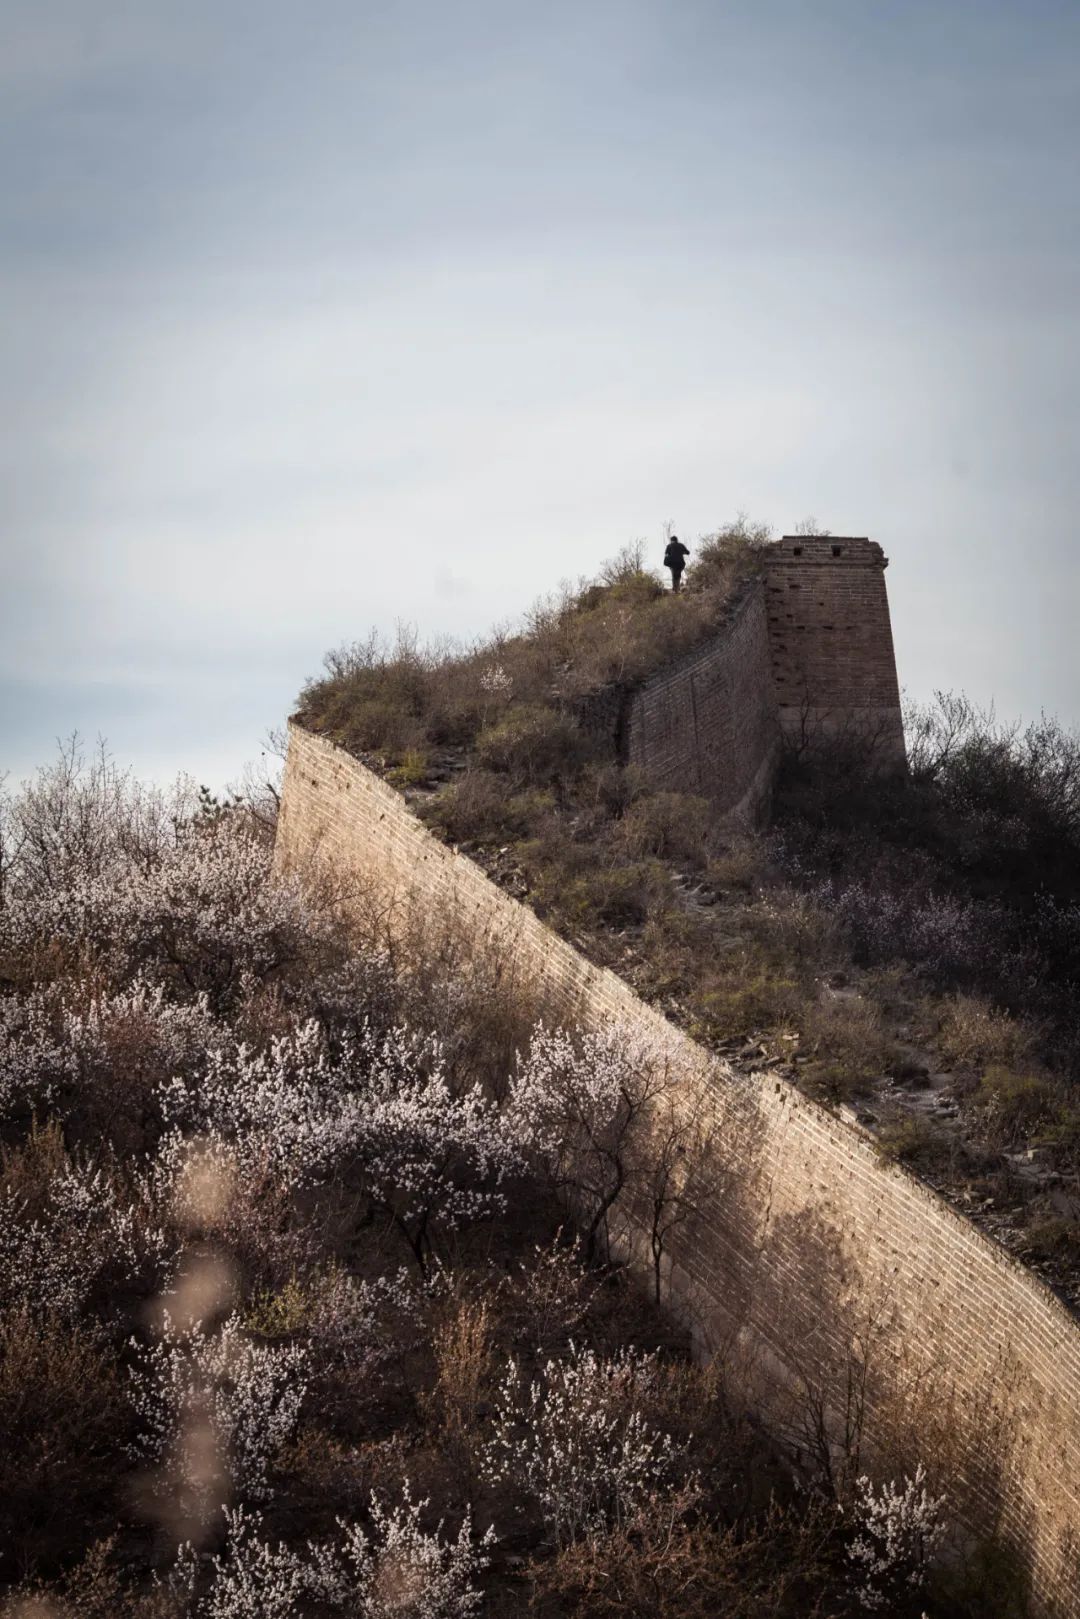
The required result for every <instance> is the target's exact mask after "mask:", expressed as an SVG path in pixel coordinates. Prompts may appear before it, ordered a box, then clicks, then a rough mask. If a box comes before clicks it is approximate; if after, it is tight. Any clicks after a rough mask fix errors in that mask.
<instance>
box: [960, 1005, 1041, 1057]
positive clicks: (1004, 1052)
mask: <svg viewBox="0 0 1080 1619" xmlns="http://www.w3.org/2000/svg"><path fill="white" fill-rule="evenodd" d="M938 1043H939V1045H940V1047H941V1051H942V1055H943V1056H945V1057H947V1058H948V1059H949V1060H950V1061H952V1062H955V1063H959V1064H961V1065H963V1066H964V1067H971V1068H975V1067H982V1066H983V1065H984V1064H987V1063H992V1064H995V1065H1002V1066H1004V1067H1014V1066H1015V1065H1016V1064H1017V1063H1019V1062H1023V1061H1024V1059H1025V1058H1026V1057H1030V1055H1031V1049H1032V1046H1033V1045H1034V1043H1035V1037H1034V1033H1033V1031H1032V1029H1031V1028H1030V1026H1028V1025H1026V1024H1024V1023H1022V1022H1019V1021H1018V1020H1017V1019H1016V1018H1012V1017H1010V1016H1009V1014H1008V1013H1007V1012H1002V1011H1000V1010H999V1009H998V1008H997V1007H996V1006H994V1005H992V1004H991V1002H990V1001H988V1000H986V999H985V997H984V996H981V995H954V996H952V997H950V998H949V999H948V1000H947V1001H946V1002H945V1005H944V1009H943V1012H942V1017H941V1025H940V1028H939V1031H938Z"/></svg>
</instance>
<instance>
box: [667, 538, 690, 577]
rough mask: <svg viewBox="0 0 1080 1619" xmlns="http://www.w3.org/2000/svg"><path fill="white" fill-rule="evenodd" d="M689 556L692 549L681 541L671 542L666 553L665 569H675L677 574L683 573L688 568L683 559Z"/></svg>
mask: <svg viewBox="0 0 1080 1619" xmlns="http://www.w3.org/2000/svg"><path fill="white" fill-rule="evenodd" d="M689 555H690V547H689V546H688V545H684V544H683V543H682V541H681V540H669V541H668V543H667V550H666V551H665V552H664V567H665V568H674V569H675V571H676V572H677V573H682V571H683V569H684V568H685V566H686V564H685V562H684V561H683V557H688V556H689Z"/></svg>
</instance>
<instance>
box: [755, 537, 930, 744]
mask: <svg viewBox="0 0 1080 1619" xmlns="http://www.w3.org/2000/svg"><path fill="white" fill-rule="evenodd" d="M887 566H888V559H887V558H886V556H885V554H884V552H883V551H882V549H881V547H880V545H876V544H875V543H874V542H873V541H872V540H867V539H857V538H853V537H851V536H843V535H829V536H827V537H824V538H819V537H817V536H798V535H790V534H788V535H785V536H784V538H783V539H782V540H779V541H778V542H777V543H776V545H774V546H772V547H771V548H770V550H769V553H768V557H767V562H766V577H765V591H766V601H767V612H768V627H769V643H770V649H771V661H772V684H773V691H774V694H775V701H776V705H777V713H778V717H779V721H780V725H781V728H782V730H783V732H784V735H785V737H787V738H789V739H792V740H798V739H799V738H800V735H801V734H802V733H806V734H807V736H808V738H809V739H812V738H813V736H815V735H817V734H820V733H821V732H823V731H824V732H835V731H838V730H847V729H854V730H856V731H858V732H861V733H872V734H873V735H874V736H876V737H878V738H880V742H881V747H882V752H883V754H884V755H886V756H889V755H891V756H894V757H899V758H902V757H903V752H904V741H903V728H902V726H901V722H900V690H899V686H898V683H897V679H896V658H895V654H894V651H893V639H892V625H891V623H890V619H889V601H888V596H887V594H886V590H885V569H886V567H887Z"/></svg>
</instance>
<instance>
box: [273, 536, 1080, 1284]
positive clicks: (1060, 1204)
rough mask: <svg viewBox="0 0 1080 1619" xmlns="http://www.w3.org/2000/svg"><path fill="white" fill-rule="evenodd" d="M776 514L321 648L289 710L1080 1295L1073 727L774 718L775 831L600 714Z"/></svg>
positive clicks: (589, 940) (680, 633)
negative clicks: (515, 595)
mask: <svg viewBox="0 0 1080 1619" xmlns="http://www.w3.org/2000/svg"><path fill="white" fill-rule="evenodd" d="M766 544H767V531H766V530H763V529H761V528H756V529H755V528H751V527H750V526H748V525H747V524H745V523H742V522H741V523H739V524H737V525H734V526H733V527H732V528H731V529H729V530H726V531H722V532H721V533H719V534H718V535H715V536H713V537H711V538H710V539H709V540H708V541H706V542H705V544H704V546H703V547H702V548H701V550H700V554H699V557H698V558H697V560H696V562H695V564H694V565H693V566H692V567H691V568H690V569H689V570H688V573H687V576H686V589H685V591H684V593H683V594H682V595H681V596H679V597H673V596H672V595H670V593H665V591H664V589H663V586H662V584H661V582H660V580H659V579H658V578H657V577H656V576H655V575H654V574H652V573H650V572H649V571H648V570H647V569H645V568H644V567H643V566H642V565H641V559H640V556H639V555H635V554H629V555H627V556H624V557H623V558H622V559H620V561H619V562H618V563H616V564H615V565H613V566H612V567H611V568H609V569H608V570H607V571H606V573H605V574H604V575H602V576H601V579H600V580H599V581H598V582H597V583H596V584H594V585H585V586H583V587H580V588H579V589H578V590H576V591H566V592H565V593H564V595H563V596H562V598H560V599H559V600H558V601H557V602H556V603H548V604H544V605H542V606H541V607H540V608H538V609H537V610H536V611H535V612H534V613H533V614H532V615H530V617H529V618H528V620H527V622H526V626H525V629H524V630H523V632H522V633H520V634H518V635H516V636H503V637H498V638H496V639H495V640H493V641H492V642H490V643H487V644H485V645H482V646H480V647H477V648H475V649H471V650H470V651H469V652H468V653H466V654H463V655H462V654H451V653H448V652H447V651H446V650H445V649H441V650H438V649H437V650H436V651H434V652H432V653H430V654H425V653H422V652H421V651H420V650H419V649H418V648H417V647H415V646H414V645H411V644H404V645H401V646H399V647H397V648H396V649H393V650H391V651H385V652H383V651H380V650H379V648H378V647H377V646H376V645H375V644H373V643H368V644H365V645H364V646H362V647H359V648H355V649H351V650H347V651H345V652H343V653H339V654H335V655H334V656H333V657H332V658H331V659H330V660H329V673H328V675H327V676H326V677H325V678H323V679H321V680H318V681H314V682H312V683H311V684H310V685H309V686H308V687H307V688H306V690H305V692H304V694H303V697H302V699H301V704H300V708H299V713H298V719H299V721H300V723H302V724H303V725H305V726H307V727H308V728H310V729H312V730H314V731H315V732H316V733H317V734H320V735H324V736H327V737H328V738H330V739H331V740H333V741H335V742H338V743H339V744H341V745H344V746H346V747H347V748H349V749H350V751H352V752H354V753H356V754H357V756H358V757H360V758H361V759H363V760H364V762H365V763H367V764H369V765H370V766H372V767H373V768H375V769H377V770H378V771H379V772H380V773H382V774H383V775H385V777H386V779H387V780H389V781H390V782H392V783H393V784H394V785H396V786H397V787H398V788H399V789H400V790H401V791H402V792H403V793H404V794H405V796H406V798H407V799H408V801H409V802H410V804H411V805H412V807H413V808H414V809H415V810H416V812H417V813H418V814H419V815H420V816H421V817H422V818H423V819H424V821H425V822H426V824H427V825H428V826H429V827H431V828H432V829H433V830H435V831H436V832H438V833H439V835H440V836H442V837H444V838H446V839H447V840H448V841H449V842H451V843H453V844H454V845H455V846H459V847H461V848H462V849H464V850H465V851H467V852H468V853H469V854H470V855H471V856H472V858H474V859H475V860H477V861H478V862H479V863H480V864H481V865H482V866H483V868H484V869H485V870H486V871H487V872H488V873H489V875H491V876H492V877H493V878H494V879H495V880H496V881H498V882H499V883H500V884H501V885H502V886H503V887H504V888H505V889H506V890H507V891H508V892H509V893H511V894H512V895H513V896H514V897H515V898H519V899H522V900H524V901H526V902H527V903H528V904H529V905H530V906H531V907H532V908H533V909H534V910H535V911H536V913H537V914H538V915H539V916H540V917H542V918H543V919H544V920H545V921H547V922H549V923H550V924H551V925H552V926H553V927H555V928H556V929H557V930H558V931H559V932H561V933H562V934H563V935H564V936H565V937H566V938H568V939H569V940H571V941H572V942H573V943H574V944H576V945H577V946H579V947H580V948H581V949H582V950H584V951H585V953H586V954H587V955H588V956H589V957H590V958H591V959H593V960H594V961H597V962H599V963H601V964H603V965H605V966H609V967H611V968H613V969H614V970H615V971H616V972H618V973H619V974H620V975H621V976H622V977H624V978H625V979H626V981H627V982H628V983H630V984H631V985H632V986H633V988H634V989H635V990H636V991H637V992H638V993H639V994H640V995H642V996H643V997H644V998H645V999H646V1000H648V1001H650V1002H652V1003H654V1004H656V1005H657V1006H659V1007H660V1008H661V1009H662V1010H663V1011H664V1012H665V1013H666V1014H667V1015H669V1016H671V1017H672V1018H673V1019H674V1020H675V1021H677V1022H678V1023H679V1024H680V1025H681V1026H682V1027H684V1028H686V1029H687V1030H688V1031H689V1032H691V1033H692V1034H693V1035H694V1036H695V1038H698V1039H701V1040H703V1041H704V1042H706V1043H707V1044H708V1045H710V1046H711V1047H712V1048H713V1049H714V1050H716V1051H718V1052H721V1053H723V1054H724V1055H725V1056H726V1057H728V1058H729V1059H730V1060H732V1061H733V1062H735V1063H736V1064H742V1065H744V1066H746V1067H747V1068H748V1069H757V1068H760V1067H761V1066H762V1064H763V1063H764V1064H766V1065H770V1066H774V1067H776V1068H777V1069H778V1070H779V1071H781V1072H783V1073H784V1074H785V1075H786V1076H788V1077H790V1078H792V1079H794V1080H795V1081H796V1082H797V1083H798V1084H799V1085H800V1086H802V1087H804V1088H805V1089H806V1090H807V1091H808V1092H809V1093H810V1094H812V1095H814V1096H815V1097H818V1098H821V1099H825V1100H827V1101H829V1102H830V1103H832V1104H833V1105H836V1106H839V1107H844V1108H847V1109H850V1110H852V1111H853V1113H854V1114H855V1116H857V1117H858V1118H859V1119H860V1121H862V1122H863V1123H865V1124H866V1125H867V1126H869V1127H870V1128H872V1129H873V1130H874V1131H875V1133H876V1136H877V1139H878V1140H879V1142H880V1147H881V1151H882V1152H883V1153H884V1154H887V1155H890V1156H893V1157H896V1158H898V1159H901V1160H903V1161H904V1162H906V1163H908V1164H909V1165H910V1166H912V1167H914V1168H916V1169H917V1170H918V1172H919V1173H921V1174H922V1175H923V1176H924V1177H925V1178H926V1179H927V1180H928V1181H929V1182H930V1183H931V1184H932V1185H933V1186H934V1187H935V1188H936V1189H937V1190H939V1191H940V1192H941V1193H943V1195H945V1196H947V1197H948V1198H950V1199H951V1200H952V1201H953V1202H954V1203H955V1204H956V1205H957V1206H958V1207H960V1208H962V1209H963V1210H964V1211H965V1212H966V1213H967V1214H969V1215H970V1216H971V1217H972V1218H973V1219H975V1220H976V1221H977V1222H978V1223H980V1224H981V1225H982V1226H983V1227H984V1228H985V1229H987V1230H988V1231H990V1232H991V1233H992V1234H993V1235H994V1236H995V1238H996V1239H997V1240H999V1241H1001V1242H1003V1243H1004V1244H1005V1245H1006V1246H1007V1247H1009V1249H1010V1250H1011V1251H1012V1252H1014V1253H1016V1254H1018V1255H1020V1256H1021V1257H1022V1258H1023V1259H1024V1260H1025V1262H1026V1263H1028V1264H1029V1265H1030V1266H1031V1267H1032V1268H1033V1269H1035V1270H1036V1271H1037V1272H1038V1273H1039V1274H1041V1275H1042V1276H1043V1277H1044V1278H1045V1279H1047V1280H1048V1281H1050V1282H1051V1284H1052V1285H1053V1286H1054V1287H1056V1288H1057V1289H1058V1290H1059V1292H1060V1293H1061V1294H1062V1296H1063V1297H1064V1298H1066V1299H1067V1300H1068V1301H1069V1302H1070V1303H1071V1304H1072V1305H1073V1306H1074V1307H1075V1306H1076V1305H1077V1304H1078V1303H1080V1127H1078V1122H1077V1121H1078V1119H1080V1113H1078V1111H1077V1102H1076V1096H1075V1091H1074V1087H1073V1083H1072V1076H1073V1074H1074V1072H1075V1070H1076V1065H1077V1060H1078V1057H1080V1023H1078V1022H1077V1014H1076V1006H1077V1004H1078V1003H1077V994H1076V991H1077V984H1078V981H1080V909H1078V905H1080V786H1078V783H1080V744H1078V742H1077V739H1076V737H1075V736H1074V735H1072V734H1070V733H1068V732H1066V731H1065V730H1064V729H1063V728H1062V727H1061V726H1059V725H1057V724H1056V723H1054V722H1052V721H1045V720H1044V721H1041V722H1040V723H1038V724H1036V725H1033V726H1030V727H1028V728H1027V729H1026V730H1019V729H1016V728H1012V729H1010V728H1008V727H1003V726H1000V725H998V724H997V723H996V722H995V721H994V719H993V716H992V715H989V714H984V713H982V712H980V711H979V710H978V709H977V707H976V706H975V705H973V704H972V703H970V702H969V701H967V700H966V699H963V698H956V697H949V696H943V697H941V698H939V699H938V701H937V703H936V704H935V705H934V706H933V707H932V708H930V709H928V710H923V711H917V710H912V711H911V712H910V713H909V714H908V716H907V729H908V754H909V769H908V771H907V773H906V774H905V775H903V776H900V777H898V776H896V775H895V774H893V773H889V772H882V771H879V770H878V769H877V768H876V766H875V761H874V758H873V756H872V752H871V751H870V750H869V749H868V748H867V747H866V746H865V743H864V739H862V738H860V737H859V736H858V735H855V734H846V735H840V736H835V737H832V738H829V739H824V743H823V742H822V739H819V743H818V745H816V746H814V747H811V748H808V747H807V746H806V743H807V740H808V739H807V737H806V736H805V735H804V736H800V737H794V738H793V737H791V736H788V738H787V741H786V747H785V750H784V754H783V759H782V768H781V771H780V775H779V779H778V781H777V786H776V792H775V800H774V810H773V816H772V820H771V824H770V825H769V827H768V829H767V830H758V831H757V832H751V831H748V830H741V831H740V830H739V829H738V828H733V827H732V825H731V824H730V823H724V822H720V823H719V824H718V819H717V817H716V815H715V813H714V812H713V811H712V809H711V806H710V804H709V802H708V801H707V800H706V799H705V798H703V797H701V796H699V795H696V794H692V793H677V792H671V791H668V790H664V789H662V788H658V786H657V783H656V782H655V780H654V779H652V778H651V777H650V775H649V773H648V772H647V771H645V770H642V769H641V768H639V767H637V766H634V765H627V764H625V763H622V762H620V761H619V760H618V759H617V757H615V756H614V754H613V752H612V749H611V747H610V743H609V740H608V738H607V737H606V736H604V735H603V734H602V733H601V732H600V731H599V730H598V729H597V728H596V727H595V725H593V724H592V723H590V722H591V720H592V716H593V715H594V714H595V713H596V712H597V711H600V712H603V701H602V700H603V696H604V693H605V692H610V691H611V690H613V689H625V688H626V687H627V686H632V685H633V683H634V682H635V681H640V680H642V679H643V678H645V677H646V676H647V675H648V674H650V673H652V672H653V671H654V670H655V669H656V668H657V667H659V666H661V665H662V663H663V662H664V661H665V660H670V659H672V658H675V657H678V656H679V655H680V654H681V653H682V652H684V651H685V650H686V649H687V648H689V647H692V646H694V645H695V644H699V643H700V642H701V640H702V639H704V638H706V637H708V636H709V635H715V634H716V633H717V629H718V626H720V625H722V622H723V617H724V612H725V610H726V609H727V608H728V607H729V606H730V603H731V601H732V599H733V597H737V594H738V592H739V590H740V589H741V588H743V587H744V586H745V584H746V582H747V581H748V580H750V579H752V578H753V577H754V575H755V572H756V571H757V570H759V569H760V567H761V558H762V557H763V555H764V554H765V546H766Z"/></svg>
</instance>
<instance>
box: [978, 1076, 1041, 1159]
mask: <svg viewBox="0 0 1080 1619" xmlns="http://www.w3.org/2000/svg"><path fill="white" fill-rule="evenodd" d="M1058 1101H1059V1091H1058V1088H1057V1086H1055V1085H1054V1083H1053V1082H1052V1081H1051V1080H1048V1079H1046V1078H1045V1077H1044V1076H1043V1075H1041V1074H1035V1073H1030V1072H1029V1073H1017V1072H1016V1071H1015V1070H1013V1069H1011V1068H1004V1067H1002V1066H1001V1065H1000V1064H997V1065H994V1066H993V1067H991V1068H988V1069H987V1071H986V1073H985V1074H984V1075H983V1077H982V1079H981V1080H980V1082H979V1087H978V1089H977V1090H976V1091H975V1093H974V1095H973V1096H972V1097H971V1106H972V1107H973V1109H974V1111H975V1114H976V1117H977V1119H978V1122H979V1125H980V1127H981V1128H982V1130H983V1131H984V1132H985V1133H986V1134H987V1135H988V1136H990V1137H991V1139H993V1140H997V1141H1001V1142H1003V1143H1004V1144H1006V1145H1008V1144H1012V1143H1016V1142H1019V1141H1023V1140H1025V1139H1026V1138H1027V1137H1028V1136H1030V1135H1031V1133H1032V1132H1033V1131H1035V1130H1037V1129H1038V1128H1039V1127H1040V1126H1041V1125H1046V1124H1052V1122H1053V1119H1054V1116H1055V1112H1056V1108H1057V1104H1058Z"/></svg>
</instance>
